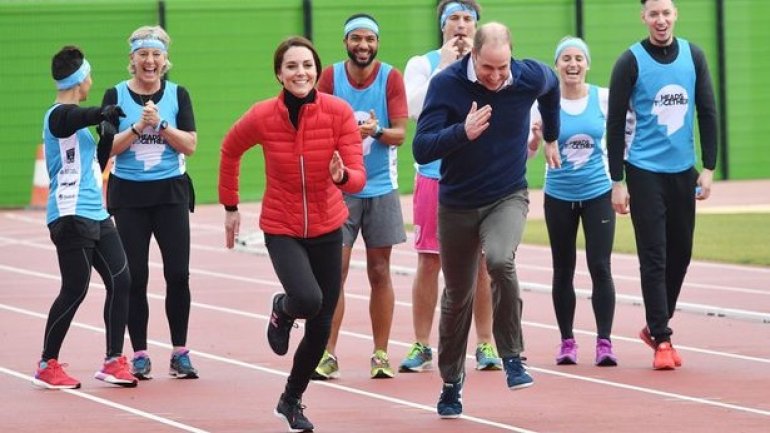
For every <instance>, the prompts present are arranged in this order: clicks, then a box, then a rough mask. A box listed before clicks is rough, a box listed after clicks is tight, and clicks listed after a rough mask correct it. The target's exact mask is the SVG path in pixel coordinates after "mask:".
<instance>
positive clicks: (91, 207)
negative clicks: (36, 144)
mask: <svg viewBox="0 0 770 433" xmlns="http://www.w3.org/2000/svg"><path fill="white" fill-rule="evenodd" d="M59 105H60V104H56V105H54V106H53V107H51V108H50V109H49V110H48V111H47V112H46V113H45V116H44V117H43V149H44V151H45V165H46V169H47V170H48V178H49V179H50V181H49V186H48V204H47V206H46V224H50V223H51V222H53V221H55V220H56V219H58V218H60V217H63V216H68V215H77V216H80V217H83V218H88V219H92V220H95V221H102V220H105V219H107V218H109V214H108V213H107V211H106V210H105V209H104V204H103V202H102V171H101V169H100V168H99V161H98V160H97V158H96V140H94V137H93V136H92V135H91V132H90V131H89V130H88V128H83V129H79V130H77V132H75V133H74V134H72V135H70V136H69V137H65V138H57V137H54V135H53V134H52V133H51V129H50V128H49V124H48V119H49V118H50V117H51V113H52V112H53V110H54V109H56V107H58V106H59Z"/></svg>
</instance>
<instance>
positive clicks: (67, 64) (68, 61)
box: [51, 45, 84, 80]
mask: <svg viewBox="0 0 770 433" xmlns="http://www.w3.org/2000/svg"><path fill="white" fill-rule="evenodd" d="M83 57H84V55H83V51H82V50H81V49H80V48H78V47H76V46H74V45H67V46H65V47H63V48H62V49H61V50H59V52H58V53H56V54H54V55H53V58H52V59H51V75H52V76H53V79H54V80H61V79H64V78H67V77H69V76H70V75H72V74H73V73H74V72H75V71H77V70H78V68H80V66H82V65H83Z"/></svg>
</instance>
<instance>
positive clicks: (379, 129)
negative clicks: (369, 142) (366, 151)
mask: <svg viewBox="0 0 770 433" xmlns="http://www.w3.org/2000/svg"><path fill="white" fill-rule="evenodd" d="M384 133H385V129H383V127H382V126H380V125H377V129H375V130H374V134H373V135H372V138H374V139H375V140H379V139H380V137H382V134H384Z"/></svg>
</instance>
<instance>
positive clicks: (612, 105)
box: [607, 50, 639, 181]
mask: <svg viewBox="0 0 770 433" xmlns="http://www.w3.org/2000/svg"><path fill="white" fill-rule="evenodd" d="M638 77H639V66H638V65H637V63H636V58H635V57H634V55H633V53H631V50H627V51H626V52H624V53H623V54H621V56H620V58H618V60H617V62H615V66H614V67H613V68H612V76H611V77H610V87H609V90H610V95H609V101H608V103H607V158H608V161H609V166H610V177H611V178H612V180H614V181H621V180H623V157H624V155H625V150H626V137H625V134H626V113H627V112H628V107H629V105H630V101H631V92H632V91H633V89H634V85H635V84H636V79H637V78H638Z"/></svg>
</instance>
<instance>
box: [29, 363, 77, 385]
mask: <svg viewBox="0 0 770 433" xmlns="http://www.w3.org/2000/svg"><path fill="white" fill-rule="evenodd" d="M64 365H67V364H64ZM62 367H63V365H62V364H59V361H57V360H55V359H49V360H48V361H41V362H40V364H39V365H38V368H37V370H36V371H35V378H34V379H32V383H34V384H35V385H37V386H40V387H43V388H48V389H77V388H80V381H79V380H77V379H75V378H74V377H71V376H70V375H68V374H67V373H66V372H65V371H64V369H63V368H62Z"/></svg>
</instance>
